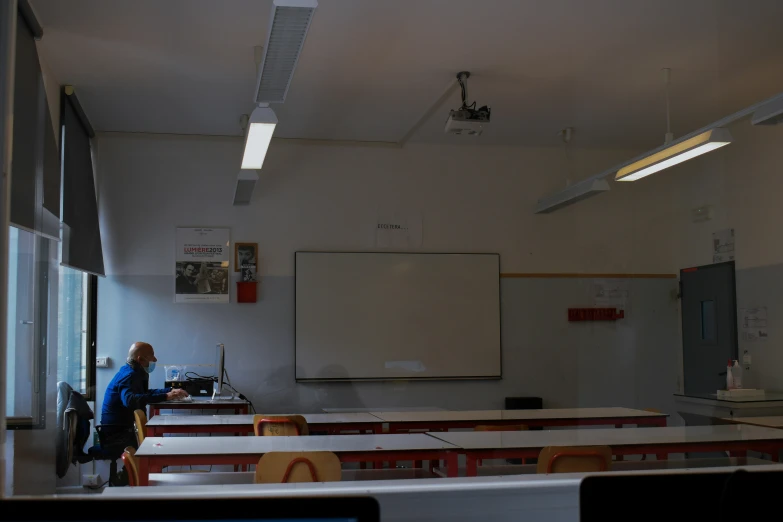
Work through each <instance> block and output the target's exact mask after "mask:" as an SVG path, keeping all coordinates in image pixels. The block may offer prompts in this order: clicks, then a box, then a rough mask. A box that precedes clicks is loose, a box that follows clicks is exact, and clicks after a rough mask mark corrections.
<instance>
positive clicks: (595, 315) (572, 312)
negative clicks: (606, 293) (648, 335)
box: [568, 308, 625, 322]
mask: <svg viewBox="0 0 783 522" xmlns="http://www.w3.org/2000/svg"><path fill="white" fill-rule="evenodd" d="M624 317H625V311H623V310H617V308H569V309H568V320H569V321H570V322H576V321H616V320H617V319H623V318H624Z"/></svg>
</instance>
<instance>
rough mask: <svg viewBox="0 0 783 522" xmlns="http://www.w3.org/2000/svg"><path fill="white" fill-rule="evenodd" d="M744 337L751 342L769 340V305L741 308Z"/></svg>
mask: <svg viewBox="0 0 783 522" xmlns="http://www.w3.org/2000/svg"><path fill="white" fill-rule="evenodd" d="M740 330H741V332H742V339H743V340H744V341H748V342H751V343H754V342H764V341H766V340H767V336H768V332H767V307H766V306H758V307H755V308H740Z"/></svg>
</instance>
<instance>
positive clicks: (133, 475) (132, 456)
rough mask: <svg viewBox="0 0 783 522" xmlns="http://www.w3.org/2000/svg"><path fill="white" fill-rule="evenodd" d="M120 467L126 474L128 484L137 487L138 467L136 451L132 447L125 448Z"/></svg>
mask: <svg viewBox="0 0 783 522" xmlns="http://www.w3.org/2000/svg"><path fill="white" fill-rule="evenodd" d="M121 458H122V465H123V466H125V470H126V471H127V472H128V484H129V485H131V486H138V485H139V467H138V465H137V464H136V450H135V449H134V448H133V447H132V446H128V447H127V448H125V451H123V452H122V457H121Z"/></svg>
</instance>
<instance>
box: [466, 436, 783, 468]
mask: <svg viewBox="0 0 783 522" xmlns="http://www.w3.org/2000/svg"><path fill="white" fill-rule="evenodd" d="M542 449H543V447H542V448H524V449H521V448H520V449H514V448H508V449H494V450H493V449H478V450H472V449H461V450H459V453H461V454H464V455H465V457H466V470H465V473H466V475H467V476H468V477H475V476H477V474H478V462H479V461H481V460H485V459H508V458H522V459H524V458H537V457H538V455H539V453H541V450H542ZM781 449H783V440H770V441H764V440H760V441H728V442H679V443H674V444H633V445H630V444H629V445H623V446H612V455H617V456H619V457H622V456H625V455H649V454H653V455H656V456H657V458H658V459H659V460H666V459H667V458H668V455H669V453H688V452H697V451H698V452H710V451H728V452H729V453H730V454H731V456H732V457H745V456H746V455H747V452H748V451H757V452H759V453H769V454H770V455H772V460H773V461H775V462H777V461H778V452H779V451H780V450H781Z"/></svg>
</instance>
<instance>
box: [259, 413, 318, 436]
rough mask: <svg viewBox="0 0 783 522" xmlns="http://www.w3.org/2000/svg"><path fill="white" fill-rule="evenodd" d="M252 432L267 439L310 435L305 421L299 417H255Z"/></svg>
mask: <svg viewBox="0 0 783 522" xmlns="http://www.w3.org/2000/svg"><path fill="white" fill-rule="evenodd" d="M253 431H254V432H255V434H256V435H261V436H267V437H268V436H296V435H309V434H310V429H309V428H308V427H307V421H306V420H305V418H304V417H302V416H301V415H255V416H254V417H253Z"/></svg>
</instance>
